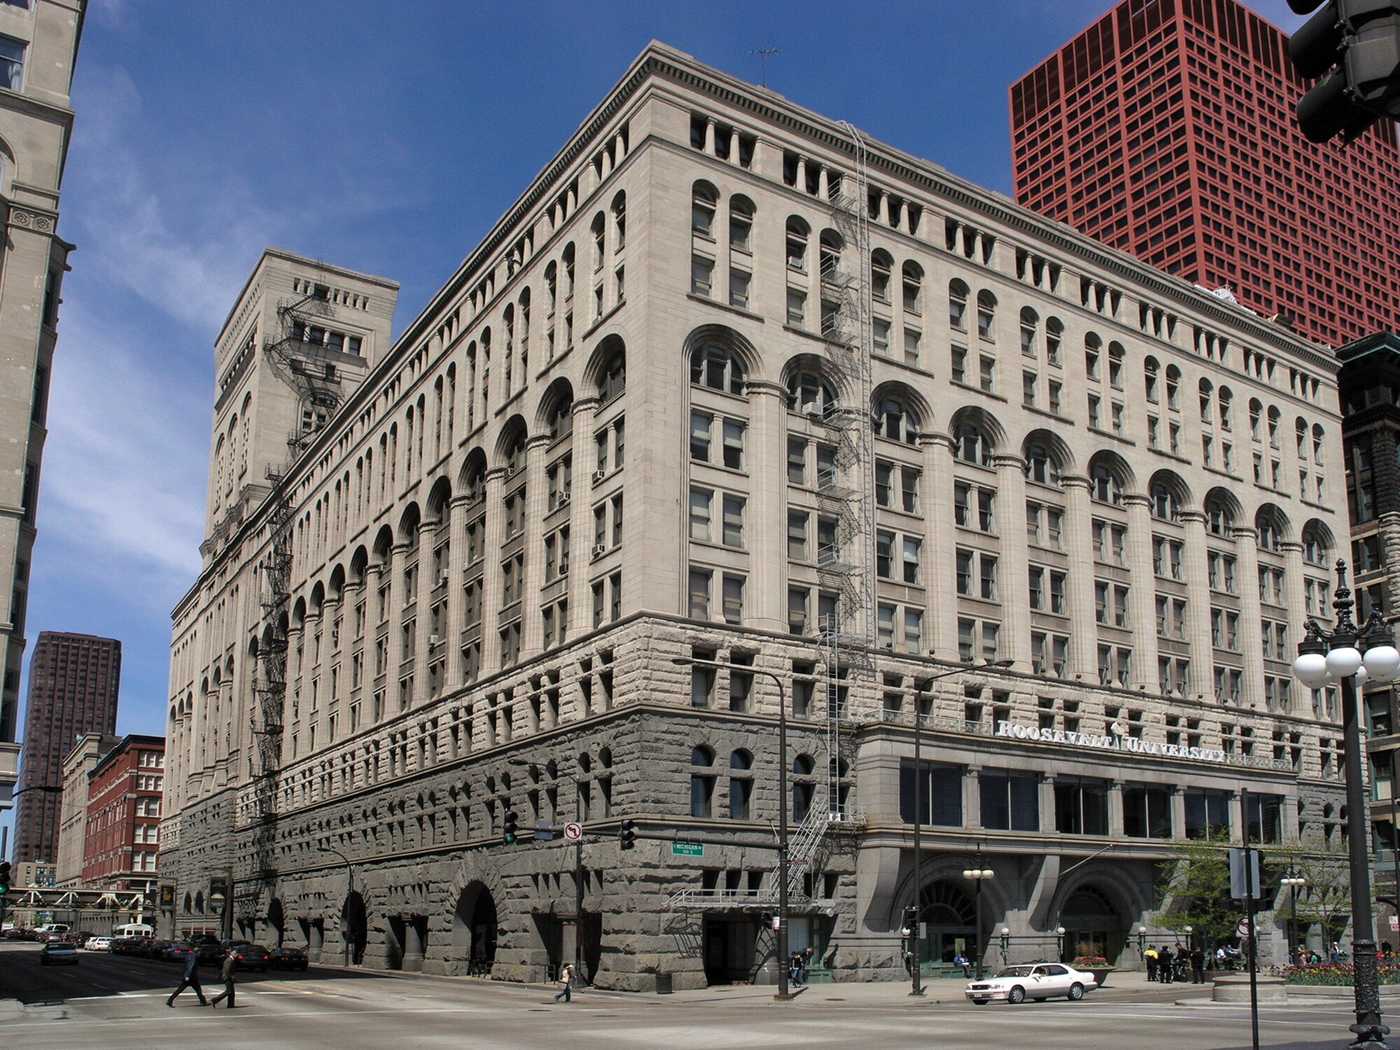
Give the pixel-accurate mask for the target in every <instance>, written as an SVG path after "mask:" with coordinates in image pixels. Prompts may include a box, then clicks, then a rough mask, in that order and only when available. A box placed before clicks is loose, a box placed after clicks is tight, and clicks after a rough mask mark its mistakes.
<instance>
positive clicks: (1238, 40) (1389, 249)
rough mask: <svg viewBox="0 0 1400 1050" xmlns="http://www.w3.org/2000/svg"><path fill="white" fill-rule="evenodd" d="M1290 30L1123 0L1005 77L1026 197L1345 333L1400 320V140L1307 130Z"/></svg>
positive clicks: (1316, 328)
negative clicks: (1346, 140) (1323, 142)
mask: <svg viewBox="0 0 1400 1050" xmlns="http://www.w3.org/2000/svg"><path fill="white" fill-rule="evenodd" d="M1305 86H1306V85H1305V84H1304V83H1303V82H1302V81H1300V80H1299V79H1298V78H1297V76H1296V75H1295V74H1294V72H1293V67H1292V65H1291V64H1290V63H1289V61H1288V53H1287V36H1286V35H1285V34H1284V33H1283V32H1282V31H1281V30H1279V29H1278V28H1276V27H1275V26H1273V25H1270V24H1269V23H1268V22H1266V21H1264V19H1262V18H1260V17H1259V16H1258V15H1257V14H1255V13H1254V12H1253V11H1251V10H1249V9H1248V8H1247V7H1245V6H1243V5H1242V4H1240V3H1237V2H1236V0H1123V2H1122V3H1120V4H1118V5H1117V6H1116V7H1114V8H1113V9H1112V10H1111V11H1109V12H1108V13H1107V14H1105V15H1104V16H1103V17H1101V18H1099V19H1098V20H1097V21H1095V22H1094V24H1093V25H1091V26H1090V27H1089V28H1088V29H1086V30H1084V32H1082V33H1080V34H1079V35H1078V36H1077V37H1075V38H1074V39H1073V40H1071V41H1070V42H1069V43H1068V44H1066V45H1064V46H1063V47H1062V48H1060V49H1059V50H1057V51H1056V52H1055V53H1054V54H1053V55H1051V56H1050V57H1049V58H1047V59H1046V60H1045V61H1044V62H1042V63H1041V64H1040V65H1039V66H1037V67H1036V68H1035V69H1034V70H1032V71H1031V72H1030V73H1028V74H1026V76H1024V77H1023V78H1022V79H1021V80H1019V81H1017V82H1016V83H1015V84H1014V85H1012V87H1011V148H1012V163H1013V169H1014V173H1015V194H1016V199H1017V200H1018V201H1020V202H1021V203H1022V204H1024V205H1026V206H1027V207H1030V208H1033V209H1035V210H1036V211H1038V212H1040V213H1041V214H1043V215H1047V216H1049V217H1050V218H1052V219H1058V220H1059V221H1061V222H1065V223H1068V224H1069V225H1071V226H1073V227H1074V228H1075V229H1077V230H1080V231H1082V232H1083V233H1086V234H1088V235H1089V236H1091V237H1096V238H1098V239H1099V240H1101V241H1103V242H1104V243H1105V244H1109V245H1112V246H1113V247H1115V248H1121V249H1122V250H1124V251H1127V252H1131V253H1132V254H1133V255H1135V256H1137V257H1138V258H1139V259H1142V260H1143V261H1144V262H1148V263H1151V264H1152V265H1153V266H1157V267H1160V268H1161V269H1163V270H1166V271H1167V272H1168V273H1172V274H1176V275H1177V276H1179V277H1183V278H1185V279H1186V280H1189V281H1194V282H1196V283H1197V284H1200V285H1202V286H1203V287H1205V288H1209V289H1216V288H1222V287H1224V288H1229V289H1231V290H1232V291H1233V293H1234V295H1235V296H1236V297H1237V298H1238V300H1239V301H1240V303H1242V304H1243V305H1244V306H1246V307H1248V308H1250V309H1252V310H1254V311H1255V312H1256V313H1258V314H1260V315H1262V316H1264V317H1273V316H1274V315H1283V316H1285V317H1288V318H1291V319H1292V322H1293V324H1294V325H1295V326H1296V327H1297V330H1298V331H1299V332H1301V333H1303V334H1304V335H1305V336H1306V337H1307V338H1309V339H1312V340H1314V341H1315V342H1319V343H1324V344H1327V345H1330V346H1340V345H1341V344H1343V343H1346V342H1349V341H1351V340H1353V339H1357V338H1360V337H1361V336H1364V335H1367V334H1369V333H1371V332H1375V331H1381V330H1385V329H1391V330H1394V329H1397V328H1400V253H1397V252H1396V250H1395V245H1396V244H1398V243H1400V210H1398V209H1397V208H1396V207H1395V201H1396V200H1397V199H1400V153H1397V149H1396V132H1395V124H1394V123H1393V122H1391V121H1381V122H1379V123H1378V124H1377V125H1375V126H1374V127H1373V128H1372V129H1371V130H1370V131H1368V132H1366V134H1365V135H1363V136H1362V137H1361V138H1360V139H1359V140H1358V141H1357V142H1355V143H1353V144H1351V145H1350V146H1348V147H1347V148H1345V149H1342V148H1339V147H1337V146H1335V145H1331V146H1318V145H1314V144H1312V143H1310V142H1308V141H1307V140H1306V139H1305V138H1304V137H1303V135H1302V133H1301V132H1300V131H1299V130H1298V128H1297V121H1296V119H1295V118H1294V114H1293V107H1294V105H1295V104H1296V102H1297V100H1298V98H1299V97H1300V96H1301V95H1302V94H1303V92H1304V90H1305Z"/></svg>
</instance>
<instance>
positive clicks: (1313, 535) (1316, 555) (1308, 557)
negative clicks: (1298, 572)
mask: <svg viewBox="0 0 1400 1050" xmlns="http://www.w3.org/2000/svg"><path fill="white" fill-rule="evenodd" d="M1330 556H1331V551H1330V550H1329V549H1328V546H1327V541H1326V539H1324V537H1323V535H1322V533H1321V532H1320V531H1319V530H1318V529H1317V528H1316V527H1315V526H1313V525H1309V526H1308V527H1307V528H1305V529H1303V560H1304V561H1305V562H1307V563H1308V564H1309V565H1316V566H1317V567H1318V568H1320V569H1325V568H1327V561H1328V559H1329V558H1330Z"/></svg>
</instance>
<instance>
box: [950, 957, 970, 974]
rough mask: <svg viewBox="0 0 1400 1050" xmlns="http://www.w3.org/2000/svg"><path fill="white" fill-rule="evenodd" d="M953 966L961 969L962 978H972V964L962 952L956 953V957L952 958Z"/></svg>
mask: <svg viewBox="0 0 1400 1050" xmlns="http://www.w3.org/2000/svg"><path fill="white" fill-rule="evenodd" d="M953 965H954V966H959V967H961V968H962V972H963V976H964V977H971V976H972V964H971V963H970V962H969V961H968V958H967V956H966V955H964V954H963V953H962V952H958V953H957V954H956V955H954V956H953Z"/></svg>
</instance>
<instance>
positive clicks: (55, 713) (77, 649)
mask: <svg viewBox="0 0 1400 1050" xmlns="http://www.w3.org/2000/svg"><path fill="white" fill-rule="evenodd" d="M121 668H122V643H121V642H119V641H117V640H116V639H115V638H99V637H97V636H95V635H91V634H68V633H64V632H61V631H40V632H39V641H38V643H37V644H36V645H35V646H34V655H33V657H32V658H31V659H30V661H29V699H28V702H27V706H26V707H25V715H24V765H23V768H22V769H21V770H20V780H19V790H18V792H16V794H17V795H18V797H19V802H18V808H17V810H16V813H15V859H16V860H21V861H22V860H46V861H49V862H52V861H53V860H54V858H55V857H56V856H57V851H58V828H59V797H60V796H61V795H62V793H63V760H64V758H65V757H66V756H67V754H68V752H69V751H70V750H71V749H72V747H73V743H74V741H76V740H77V739H78V738H79V737H80V736H82V735H83V734H84V733H105V734H112V733H115V732H116V729H117V693H118V691H119V688H120V685H121Z"/></svg>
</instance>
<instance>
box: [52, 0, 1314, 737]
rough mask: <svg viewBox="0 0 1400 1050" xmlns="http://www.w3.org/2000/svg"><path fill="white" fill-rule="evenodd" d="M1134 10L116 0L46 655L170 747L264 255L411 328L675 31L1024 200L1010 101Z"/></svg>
mask: <svg viewBox="0 0 1400 1050" xmlns="http://www.w3.org/2000/svg"><path fill="white" fill-rule="evenodd" d="M1108 6H1109V3H1108V0H992V2H990V3H989V2H982V3H954V2H952V0H926V2H924V3H907V2H890V3H879V4H863V5H852V4H850V3H842V4H825V3H817V2H806V3H791V2H787V0H784V2H781V3H766V4H765V3H754V2H752V0H750V2H747V3H734V2H713V3H708V4H704V5H697V4H671V3H664V2H660V3H605V2H593V3H577V2H573V3H559V2H553V0H536V2H533V3H529V4H496V3H491V4H488V3H470V2H467V3H463V2H461V0H456V2H447V0H416V2H414V3H408V4H401V5H400V4H385V3H383V2H382V0H378V2H369V0H241V2H239V3H224V2H214V3H209V2H194V3H191V2H190V0H92V2H91V10H90V14H89V18H88V22H87V27H86V31H85V35H84V39H83V42H82V50H81V53H80V55H79V61H78V73H77V78H76V83H75V88H74V107H75V109H76V111H77V129H76V132H75V135H74V140H73V145H72V149H71V152H70V154H69V160H68V172H67V181H66V182H65V184H64V187H63V209H62V218H61V223H60V232H61V233H62V234H63V235H64V236H65V237H66V238H67V239H69V240H71V241H74V242H76V244H77V245H78V250H77V252H76V253H74V255H73V256H72V260H71V261H72V266H73V272H72V273H71V274H70V275H69V276H68V278H67V280H66V281H65V282H64V289H63V299H64V302H63V307H62V315H61V320H60V338H59V345H58V352H57V355H56V357H55V361H54V376H53V392H52V403H51V408H50V412H49V421H50V425H51V426H52V428H53V429H52V430H51V431H50V434H49V438H48V446H47V450H46V453H45V459H44V473H43V480H42V490H41V496H40V517H39V530H40V531H39V544H38V548H37V552H36V555H35V558H34V569H33V578H32V582H31V587H30V601H29V627H28V633H29V637H30V639H31V647H32V639H33V638H34V637H35V636H37V634H38V632H39V631H40V630H43V629H53V630H72V631H90V632H94V633H98V634H105V635H110V636H113V637H117V638H120V639H121V640H122V643H123V661H124V667H123V671H122V689H121V705H120V714H119V718H118V729H119V730H120V731H122V732H149V733H161V732H163V731H164V716H163V711H164V698H165V696H166V694H167V691H168V690H167V678H168V676H167V655H168V646H169V637H170V620H169V613H170V609H171V608H172V606H173V605H174V603H175V602H176V601H177V600H178V599H179V597H180V596H181V595H182V594H183V593H184V591H185V590H186V588H187V587H188V586H189V585H190V583H191V582H192V580H193V579H194V576H195V573H196V571H197V569H198V566H199V555H198V545H199V542H200V540H201V539H202V535H201V533H202V527H203V520H204V493H205V472H206V462H207V458H208V450H209V419H210V412H211V401H212V393H211V391H212V385H213V380H212V375H211V358H212V353H211V345H212V342H213V338H214V335H215V333H216V332H217V329H218V327H219V325H220V323H221V322H222V321H223V318H224V316H225V314H226V313H227V311H228V309H229V307H230V306H231V304H232V300H233V297H234V296H235V295H236V294H237V293H238V290H239V288H240V287H241V285H242V282H243V280H244V278H245V277H246V276H247V273H248V271H249V269H250V268H251V267H252V265H253V263H254V262H255V261H256V259H257V256H258V253H259V252H260V251H261V249H262V247H263V246H264V245H267V244H277V245H281V246H285V247H287V248H290V249H293V250H295V251H298V252H301V253H304V254H307V255H310V256H313V257H321V258H325V259H327V260H328V261H332V262H335V263H339V264H342V265H346V266H350V267H353V268H355V269H359V270H365V271H369V272H372V273H378V274H384V275H386V276H389V277H392V278H394V279H396V280H398V281H399V282H401V284H402V291H401V293H400V296H399V304H400V305H399V312H398V316H397V318H396V323H395V332H396V333H397V332H398V331H399V330H401V329H402V327H403V326H404V325H405V324H407V322H408V321H409V320H411V319H412V317H413V316H414V315H415V314H416V313H417V311H418V310H419V309H420V308H421V307H422V306H423V304H424V303H425V301H426V300H427V299H428V297H429V296H430V295H431V294H432V292H433V291H434V290H435V289H436V288H437V286H438V283H439V282H440V281H441V280H443V279H444V278H445V277H446V276H447V275H448V274H449V273H450V272H451V271H452V269H453V268H454V267H455V266H456V265H457V264H458V262H460V260H461V259H462V257H463V256H465V255H466V254H467V252H468V251H469V250H470V249H471V248H472V247H473V246H474V245H475V243H476V242H477V240H478V239H479V237H480V236H481V235H482V234H483V233H484V232H485V231H487V230H488V229H489V228H490V227H491V225H492V224H493V223H494V222H495V220H496V219H497V218H498V217H499V215H500V214H501V213H502V212H503V211H504V210H505V209H506V208H507V207H508V206H509V204H510V203H511V202H512V201H513V200H514V199H515V196H516V195H517V194H518V193H519V192H520V191H521V190H522V189H523V188H524V187H525V185H526V184H527V183H528V181H529V180H530V178H531V177H532V176H533V175H534V174H535V173H536V172H537V171H538V170H539V169H540V168H541V167H542V166H543V165H544V163H545V162H546V161H547V160H548V159H549V158H550V157H551V156H552V155H553V153H554V151H555V150H556V149H557V148H558V147H559V146H560V145H561V144H562V143H563V142H564V140H565V139H566V137H567V136H568V135H569V134H570V133H571V132H572V131H573V129H574V128H575V127H576V126H577V125H578V123H579V122H580V121H581V120H582V118H583V117H584V116H585V115H586V114H587V112H588V111H589V109H591V108H592V106H593V105H594V104H595V103H596V102H597V101H598V100H599V99H600V98H601V97H602V95H603V94H604V93H605V92H606V91H607V90H608V89H609V88H610V87H611V86H612V85H613V83H614V82H615V81H616V80H617V78H618V77H619V76H620V75H621V73H622V72H623V70H624V69H625V68H626V66H627V65H628V63H629V62H630V61H631V60H632V59H633V58H634V57H635V56H636V54H637V52H638V51H640V50H641V48H642V47H643V46H644V45H645V44H646V42H647V41H648V40H649V39H652V38H656V39H660V40H664V41H666V42H667V43H670V44H672V45H674V46H676V47H679V48H681V49H682V50H685V51H688V52H690V53H691V54H693V55H695V56H696V57H698V58H699V59H700V60H701V61H703V62H706V63H709V64H710V65H713V66H717V67H719V68H720V69H723V70H726V71H728V72H730V73H733V74H736V75H738V76H741V77H743V78H745V79H749V80H755V81H756V80H758V79H759V78H760V75H761V70H760V62H759V59H758V58H757V57H756V56H755V55H754V53H753V52H754V50H755V49H757V48H762V47H777V48H779V49H781V53H780V54H779V55H777V56H776V57H774V58H772V59H771V60H770V61H769V63H768V74H767V77H768V84H769V86H770V87H771V88H773V89H774V90H776V91H779V92H782V93H783V94H785V95H787V96H788V97H790V98H792V99H794V100H795V101H797V102H800V103H802V104H804V105H806V106H809V107H811V108H813V109H816V110H818V111H820V112H822V113H825V114H827V115H829V116H833V117H839V118H845V119H849V120H851V121H853V122H855V123H856V124H857V125H859V126H860V127H862V128H864V129H866V130H867V131H869V132H871V133H873V134H874V135H876V136H878V137H879V138H882V139H884V140H886V141H888V142H890V143H892V144H894V145H896V146H899V147H900V148H902V149H905V150H907V151H909V152H911V153H915V154H919V155H922V156H926V157H929V158H931V159H933V160H935V161H937V162H939V163H942V164H944V165H946V166H948V167H950V168H952V169H953V170H954V171H956V172H957V173H958V174H960V175H963V176H965V177H967V178H970V179H972V180H973V181H975V182H978V183H981V184H983V185H986V186H989V187H991V188H994V189H998V190H1001V191H1002V192H1009V191H1010V168H1009V161H1008V144H1007V94H1006V92H1007V86H1008V85H1009V84H1010V82H1011V81H1012V80H1014V79H1015V78H1016V77H1018V76H1020V75H1021V74H1022V73H1024V72H1026V71H1027V70H1029V69H1030V68H1032V67H1033V66H1034V65H1035V64H1036V63H1037V62H1038V61H1039V60H1040V59H1041V58H1042V57H1044V56H1045V55H1046V54H1047V53H1048V52H1049V51H1050V50H1051V49H1053V48H1054V47H1057V46H1059V45H1060V44H1062V43H1064V42H1065V41H1067V40H1068V39H1069V38H1070V37H1072V36H1073V35H1074V34H1075V33H1076V32H1077V31H1078V30H1079V29H1080V28H1082V27H1083V26H1085V25H1087V24H1088V23H1089V22H1090V21H1092V20H1093V19H1094V18H1095V17H1097V15H1098V14H1100V13H1101V12H1102V11H1103V10H1105V9H1106V8H1107V7H1108ZM1254 6H1255V7H1256V9H1257V10H1259V11H1261V13H1263V14H1264V15H1265V16H1266V17H1268V18H1270V19H1272V20H1273V21H1274V22H1275V23H1276V24H1278V25H1281V26H1284V27H1286V28H1288V27H1292V26H1294V25H1296V24H1297V23H1298V21H1299V20H1298V19H1297V18H1295V17H1294V16H1292V15H1291V14H1290V13H1289V12H1288V9H1287V7H1286V6H1285V4H1284V2H1283V0H1267V2H1258V3H1256V4H1255V5H1254ZM26 688H27V683H26Z"/></svg>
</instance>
